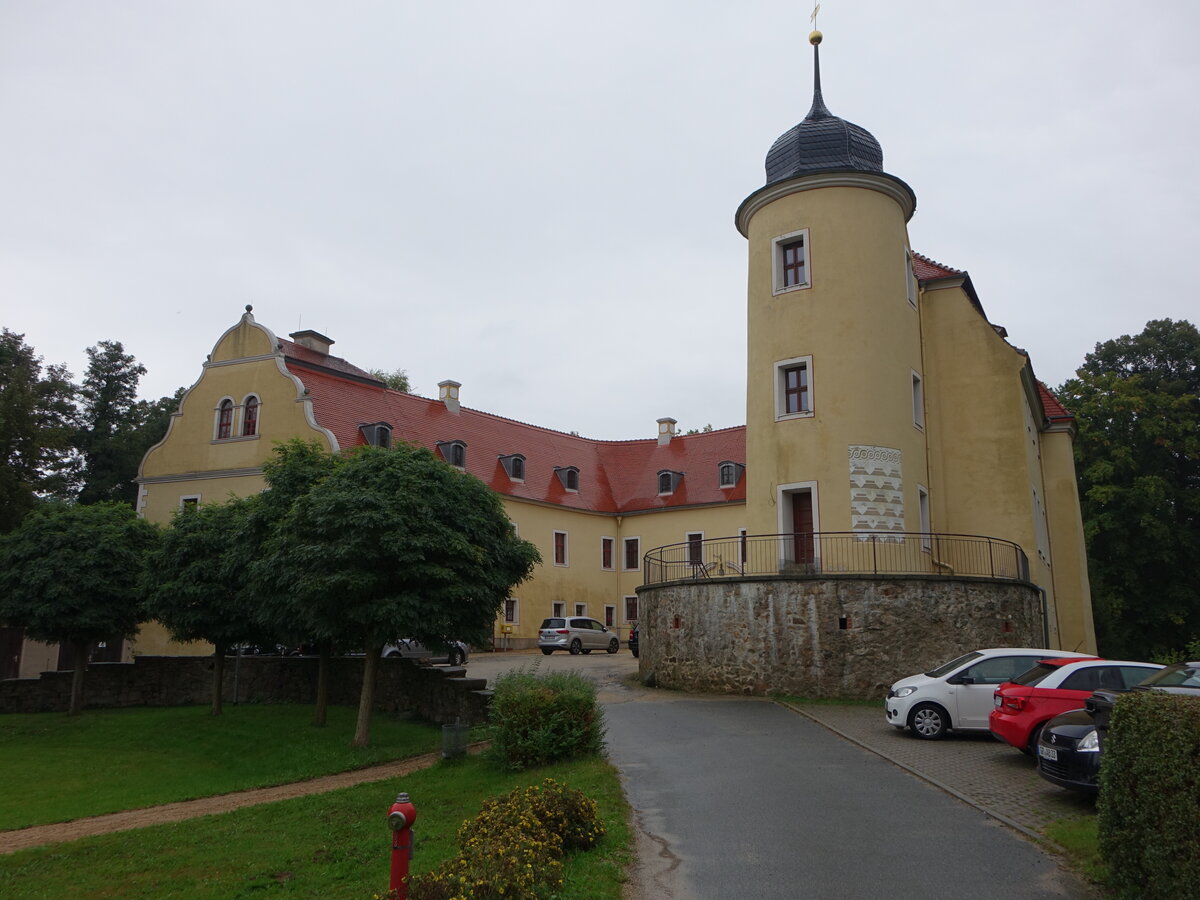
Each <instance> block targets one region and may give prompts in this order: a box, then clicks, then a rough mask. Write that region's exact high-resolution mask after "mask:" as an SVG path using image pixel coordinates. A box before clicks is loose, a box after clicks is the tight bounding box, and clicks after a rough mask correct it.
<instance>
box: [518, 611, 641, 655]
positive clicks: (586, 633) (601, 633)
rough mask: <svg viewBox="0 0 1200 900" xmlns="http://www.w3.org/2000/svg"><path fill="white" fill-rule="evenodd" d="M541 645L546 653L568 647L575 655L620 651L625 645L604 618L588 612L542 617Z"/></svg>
mask: <svg viewBox="0 0 1200 900" xmlns="http://www.w3.org/2000/svg"><path fill="white" fill-rule="evenodd" d="M538 649H539V650H541V651H542V653H544V654H546V656H549V655H550V654H551V653H553V652H554V651H555V650H566V651H567V652H568V653H570V654H571V655H573V656H576V655H578V654H580V653H591V652H592V651H593V650H605V651H607V652H608V653H616V652H617V651H618V650H619V649H621V641H620V640H619V639H618V638H617V636H616V634H614V633H613V632H611V631H609V630H608V626H607V625H605V624H604V623H603V622H598V621H596V620H595V619H589V618H588V617H587V616H567V617H563V616H553V617H551V618H549V619H543V620H542V627H541V628H539V629H538Z"/></svg>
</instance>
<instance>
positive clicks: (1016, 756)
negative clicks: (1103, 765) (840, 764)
mask: <svg viewBox="0 0 1200 900" xmlns="http://www.w3.org/2000/svg"><path fill="white" fill-rule="evenodd" d="M783 705H784V706H787V707H788V708H789V709H793V710H795V711H796V712H798V713H800V714H801V715H804V716H807V717H808V718H810V719H812V720H813V721H815V722H817V723H819V724H821V725H824V726H825V727H826V728H828V729H830V730H831V731H833V732H835V733H836V734H838V735H840V736H842V737H844V738H846V739H848V740H850V741H853V742H854V743H856V744H858V745H859V746H861V747H863V748H865V749H867V750H870V751H871V752H873V753H876V754H878V755H879V756H882V757H883V758H884V759H887V760H889V761H890V762H892V763H895V764H896V765H898V766H900V767H901V768H903V769H906V770H908V771H909V772H911V773H912V774H914V775H916V776H917V777H918V778H920V779H922V780H924V781H927V782H929V783H930V784H933V785H935V786H937V787H939V788H941V789H942V790H945V791H947V792H948V793H950V794H953V795H954V796H956V797H958V798H959V799H960V800H963V801H965V802H967V803H970V804H971V805H972V806H975V807H977V808H979V809H981V810H982V811H983V812H985V813H987V814H988V815H990V816H993V817H994V818H996V819H999V820H1000V821H1001V822H1004V823H1005V824H1006V825H1009V826H1011V827H1013V828H1016V829H1017V830H1019V831H1021V832H1023V833H1025V834H1027V835H1029V836H1030V837H1034V838H1040V837H1042V833H1041V832H1042V828H1043V827H1044V826H1045V825H1046V824H1047V823H1048V822H1053V821H1054V820H1055V819H1062V818H1065V817H1067V816H1077V815H1086V814H1089V813H1092V812H1094V811H1095V804H1094V802H1093V801H1092V799H1091V798H1090V797H1086V796H1083V795H1081V794H1075V793H1073V792H1071V791H1066V790H1063V789H1062V788H1059V787H1056V786H1054V785H1052V784H1050V782H1048V781H1044V780H1043V779H1042V778H1041V777H1040V776H1039V775H1038V774H1037V766H1036V765H1035V763H1034V761H1033V760H1032V759H1031V758H1030V757H1028V756H1026V755H1025V754H1024V753H1021V752H1020V751H1018V750H1014V749H1013V748H1012V747H1010V746H1008V744H1005V743H1002V742H1000V741H997V740H996V739H995V738H993V737H992V736H991V735H990V734H984V735H975V734H969V735H967V734H961V735H960V734H953V733H951V734H949V735H947V736H946V738H945V739H944V740H941V741H922V740H919V739H917V738H915V737H913V736H912V735H911V734H909V733H908V732H907V731H899V730H897V729H896V728H893V727H892V726H891V725H888V724H887V722H885V721H884V714H883V704H882V703H880V704H879V705H878V706H826V705H823V704H809V703H788V702H784V703H783Z"/></svg>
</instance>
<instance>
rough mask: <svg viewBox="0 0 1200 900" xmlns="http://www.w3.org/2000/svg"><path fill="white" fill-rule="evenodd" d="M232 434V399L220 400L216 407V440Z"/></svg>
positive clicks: (221, 439)
mask: <svg viewBox="0 0 1200 900" xmlns="http://www.w3.org/2000/svg"><path fill="white" fill-rule="evenodd" d="M232 434H233V401H232V400H228V399H227V400H222V401H221V405H220V406H218V407H217V440H218V441H223V440H225V439H226V438H227V437H230V436H231V435H232Z"/></svg>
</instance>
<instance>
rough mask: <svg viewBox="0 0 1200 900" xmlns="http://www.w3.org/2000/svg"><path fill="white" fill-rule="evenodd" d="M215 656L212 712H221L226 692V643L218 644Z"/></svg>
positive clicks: (214, 713)
mask: <svg viewBox="0 0 1200 900" xmlns="http://www.w3.org/2000/svg"><path fill="white" fill-rule="evenodd" d="M214 653H215V656H214V658H213V686H212V714H213V715H214V716H219V715H220V714H221V700H222V699H223V697H222V695H223V694H224V693H225V645H224V644H217V645H216V647H215V648H214Z"/></svg>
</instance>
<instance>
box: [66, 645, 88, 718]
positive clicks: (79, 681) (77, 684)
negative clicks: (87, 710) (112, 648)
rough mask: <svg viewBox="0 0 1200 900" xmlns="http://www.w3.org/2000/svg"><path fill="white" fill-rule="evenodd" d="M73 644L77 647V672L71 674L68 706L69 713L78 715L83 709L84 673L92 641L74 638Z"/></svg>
mask: <svg viewBox="0 0 1200 900" xmlns="http://www.w3.org/2000/svg"><path fill="white" fill-rule="evenodd" d="M71 644H72V645H73V646H74V647H75V672H74V674H73V675H72V676H71V705H70V706H68V707H67V715H68V716H77V715H79V713H80V712H81V711H82V710H83V673H84V672H86V671H87V662H88V647H89V646H91V642H90V641H88V640H86V639H84V640H74V641H72V642H71Z"/></svg>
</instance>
